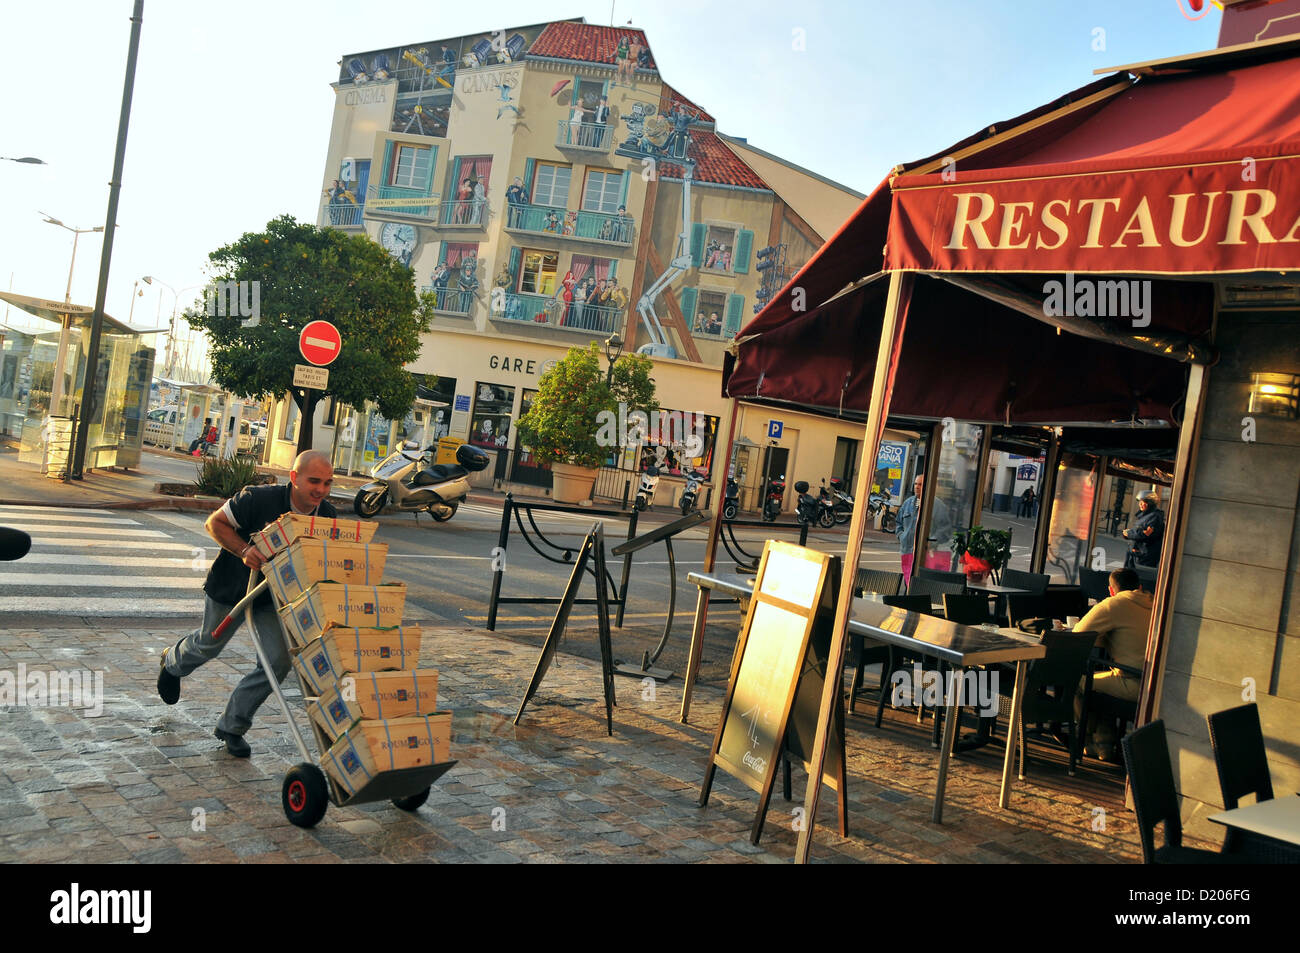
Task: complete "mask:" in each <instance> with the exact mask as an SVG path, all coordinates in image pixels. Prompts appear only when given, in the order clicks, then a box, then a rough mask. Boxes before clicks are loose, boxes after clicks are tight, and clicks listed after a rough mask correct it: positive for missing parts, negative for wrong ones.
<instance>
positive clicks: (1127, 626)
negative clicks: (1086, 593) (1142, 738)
mask: <svg viewBox="0 0 1300 953" xmlns="http://www.w3.org/2000/svg"><path fill="white" fill-rule="evenodd" d="M1108 588H1109V591H1110V597H1109V598H1107V599H1103V600H1101V602H1099V603H1097V604H1096V605H1095V606H1093V607H1092V608H1091V609H1089V610H1088V614H1087V615H1085V616H1084V617H1083V618H1082V619H1080V620H1079V621H1078V623H1077V624H1076V625H1075V626H1074V631H1075V632H1097V633H1098V634H1099V635H1098V639H1097V644H1098V645H1100V646H1101V647H1102V648H1104V649H1105V650H1106V651H1107V652H1109V653H1110V657H1111V658H1112V659H1113V660H1114V661H1116V662H1117V663H1119V664H1120V665H1125V666H1128V667H1129V668H1134V669H1138V670H1139V671H1140V670H1141V669H1142V665H1143V663H1144V662H1145V660H1146V651H1147V635H1148V633H1149V632H1150V629H1151V594H1150V593H1148V592H1143V591H1142V590H1141V589H1140V588H1139V582H1138V575H1137V573H1136V572H1134V571H1133V570H1132V569H1116V570H1115V571H1114V572H1112V573H1111V574H1110V581H1109V587H1108ZM1092 688H1093V691H1094V692H1100V693H1101V694H1103V695H1110V696H1112V697H1114V698H1121V699H1123V700H1125V701H1133V702H1135V701H1137V698H1138V692H1139V690H1140V689H1141V684H1140V682H1139V680H1138V678H1137V677H1135V676H1133V675H1129V674H1127V673H1125V672H1123V671H1121V670H1120V669H1118V668H1112V669H1111V670H1110V671H1107V672H1098V673H1097V674H1096V675H1094V676H1093V678H1092ZM1082 707H1083V697H1082V695H1080V696H1079V697H1078V698H1076V699H1075V716H1076V717H1077V716H1078V715H1079V714H1080V711H1081V709H1082ZM1089 720H1091V719H1089ZM1090 736H1091V737H1093V747H1094V748H1096V749H1097V750H1098V753H1099V755H1100V756H1101V757H1102V760H1109V758H1108V757H1107V756H1108V755H1111V754H1113V752H1114V747H1115V735H1114V726H1113V725H1099V726H1098V728H1097V731H1096V733H1095V735H1092V734H1091V733H1090Z"/></svg>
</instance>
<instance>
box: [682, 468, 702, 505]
mask: <svg viewBox="0 0 1300 953" xmlns="http://www.w3.org/2000/svg"><path fill="white" fill-rule="evenodd" d="M703 482H704V471H703V470H696V469H690V470H687V471H686V489H684V490H683V491H682V499H681V510H682V515H683V516H689V515H690V513H691V510H693V509H695V501H696V500H698V499H699V497H700V484H701V483H703Z"/></svg>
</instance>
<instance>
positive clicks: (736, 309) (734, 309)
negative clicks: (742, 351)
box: [722, 295, 745, 340]
mask: <svg viewBox="0 0 1300 953" xmlns="http://www.w3.org/2000/svg"><path fill="white" fill-rule="evenodd" d="M744 308H745V296H744V295H727V319H726V323H725V324H723V326H722V336H723V337H724V338H726V339H727V340H730V339H731V338H734V337H735V336H736V333H737V332H738V331H739V330H740V318H741V315H742V314H744Z"/></svg>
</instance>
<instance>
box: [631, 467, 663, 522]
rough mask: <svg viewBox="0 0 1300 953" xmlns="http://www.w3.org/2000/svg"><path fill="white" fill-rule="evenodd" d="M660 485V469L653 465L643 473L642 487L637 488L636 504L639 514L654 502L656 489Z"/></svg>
mask: <svg viewBox="0 0 1300 953" xmlns="http://www.w3.org/2000/svg"><path fill="white" fill-rule="evenodd" d="M658 485H659V468H658V467H657V466H655V465H654V464H653V463H652V464H650V465H649V466H648V467H646V468H645V469H644V470H642V471H641V485H640V486H639V487H637V490H636V502H635V506H636V509H637V512H638V513H640V512H642V511H644V510H645V508H646V507H647V506H649V505H650V504H651V503H653V502H654V499H655V487H657V486H658Z"/></svg>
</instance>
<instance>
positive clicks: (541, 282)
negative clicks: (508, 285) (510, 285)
mask: <svg viewBox="0 0 1300 953" xmlns="http://www.w3.org/2000/svg"><path fill="white" fill-rule="evenodd" d="M559 263H560V259H559V256H558V255H557V254H556V253H555V252H553V251H538V250H536V249H527V248H526V249H524V256H523V265H522V267H521V268H520V270H519V272H520V273H519V291H520V292H521V293H523V294H537V295H553V294H555V272H556V270H557V268H558V266H559Z"/></svg>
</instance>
